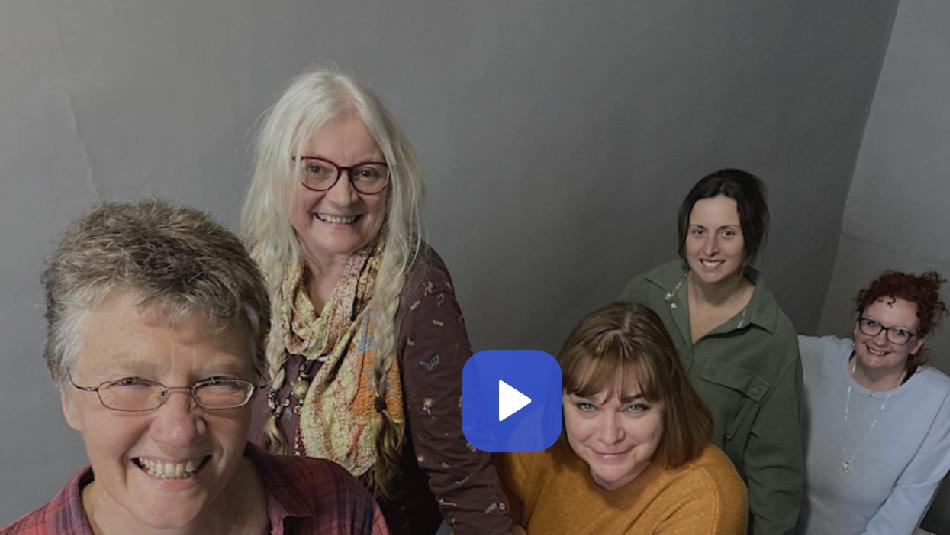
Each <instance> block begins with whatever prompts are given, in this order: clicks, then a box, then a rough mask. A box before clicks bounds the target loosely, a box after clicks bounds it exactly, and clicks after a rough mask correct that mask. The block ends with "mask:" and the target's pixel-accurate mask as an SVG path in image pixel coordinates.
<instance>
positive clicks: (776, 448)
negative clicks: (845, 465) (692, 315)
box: [621, 260, 804, 535]
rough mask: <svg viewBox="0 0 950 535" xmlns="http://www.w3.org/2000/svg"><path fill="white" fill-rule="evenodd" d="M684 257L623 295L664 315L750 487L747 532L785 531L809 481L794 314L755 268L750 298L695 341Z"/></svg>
mask: <svg viewBox="0 0 950 535" xmlns="http://www.w3.org/2000/svg"><path fill="white" fill-rule="evenodd" d="M688 270H689V267H688V266H687V265H686V263H685V262H682V261H679V260H677V261H674V262H670V263H667V264H664V265H661V266H659V267H657V268H655V269H654V270H652V271H649V272H647V273H643V274H640V275H638V276H636V277H634V278H633V279H631V280H630V282H629V283H627V286H626V288H625V289H624V291H623V294H622V295H621V299H622V300H623V301H627V302H635V303H642V304H644V305H646V306H648V307H650V308H651V309H652V310H653V311H654V312H656V314H657V315H658V316H659V317H660V319H661V320H662V321H663V325H664V326H665V327H666V330H667V331H668V332H669V334H670V337H671V338H672V339H673V343H674V345H675V346H676V350H677V351H678V352H679V355H680V359H682V361H683V365H684V366H685V368H686V371H687V374H688V376H689V380H690V383H692V385H693V387H694V388H695V389H696V392H697V393H698V394H699V396H700V397H701V398H702V399H703V401H704V402H706V405H707V406H708V407H709V410H710V411H711V412H712V416H713V424H714V430H713V439H714V441H715V443H716V445H717V446H719V447H720V448H722V450H723V451H724V452H725V453H726V455H728V456H729V458H730V459H731V460H732V462H733V463H734V464H735V466H736V469H737V470H738V471H739V474H740V475H741V476H742V478H743V479H744V480H745V482H746V485H748V488H749V509H750V513H751V519H750V525H749V528H750V530H749V531H750V533H754V534H757V535H762V534H772V533H776V534H778V533H788V532H789V531H790V530H792V529H793V528H794V527H795V523H796V521H797V518H798V512H799V505H800V502H801V499H802V494H803V488H804V466H803V457H802V447H801V433H800V399H801V390H802V369H801V360H800V358H799V355H798V342H797V340H796V338H795V330H794V327H793V326H792V323H791V321H789V319H788V318H787V317H786V316H785V314H784V313H783V312H782V311H781V309H780V308H779V306H778V303H777V302H776V300H775V297H773V296H772V293H771V292H769V291H768V289H767V288H766V286H765V281H764V279H763V278H762V276H761V275H759V273H758V272H757V271H755V270H754V269H751V268H749V269H747V271H746V274H745V276H746V277H747V278H748V279H749V280H750V281H751V282H752V284H753V285H755V291H754V292H753V294H752V298H751V299H750V300H749V303H748V304H747V305H746V306H745V308H743V309H742V310H741V311H740V312H738V313H737V314H736V315H735V316H733V317H732V318H730V319H729V320H728V321H727V322H725V323H724V324H722V325H720V326H718V327H716V328H715V329H713V330H712V331H710V332H709V333H707V334H706V335H704V336H703V337H702V338H700V339H699V340H698V341H697V342H696V343H693V342H692V337H691V334H690V322H689V301H688V298H687V284H686V274H687V273H688Z"/></svg>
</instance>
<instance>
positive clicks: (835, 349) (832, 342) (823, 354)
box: [796, 334, 854, 362]
mask: <svg viewBox="0 0 950 535" xmlns="http://www.w3.org/2000/svg"><path fill="white" fill-rule="evenodd" d="M796 339H797V341H798V348H799V350H800V351H801V355H802V361H808V362H811V361H826V360H828V359H833V358H834V357H839V356H841V355H850V354H851V351H852V350H853V349H854V342H852V341H851V340H849V339H847V338H838V337H837V336H805V335H803V334H802V335H798V336H797V338H796Z"/></svg>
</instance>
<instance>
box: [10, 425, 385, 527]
mask: <svg viewBox="0 0 950 535" xmlns="http://www.w3.org/2000/svg"><path fill="white" fill-rule="evenodd" d="M244 454H245V456H247V457H248V458H250V459H251V462H252V463H253V464H254V467H255V468H256V469H257V473H258V476H259V477H260V480H261V483H262V485H263V487H264V493H265V495H266V496H267V517H268V520H269V521H270V528H269V529H268V530H267V531H266V532H265V533H267V534H271V535H318V534H319V535H338V534H340V535H342V534H354V535H355V534H369V535H386V534H388V533H389V530H388V529H387V528H386V523H385V522H384V520H383V515H382V512H381V511H380V509H379V507H378V506H377V505H376V503H375V502H374V501H373V497H372V496H371V495H370V494H369V492H367V491H366V489H364V488H363V487H362V486H361V485H360V484H359V483H358V482H357V481H356V480H355V479H354V478H353V476H351V475H350V474H349V473H348V472H347V471H346V470H344V469H343V468H341V467H340V466H338V465H336V464H334V463H331V462H329V461H325V460H322V459H311V458H303V457H288V456H282V455H281V456H274V455H269V454H267V453H264V452H263V451H261V450H259V449H257V448H256V447H255V446H253V445H252V444H248V446H247V449H246V450H245V452H244ZM94 479H95V476H94V474H93V472H92V468H91V467H89V466H86V467H85V468H83V469H82V470H80V471H79V472H78V473H77V474H76V475H74V476H73V477H72V478H71V479H70V480H69V482H68V483H67V484H66V486H65V487H64V488H63V490H61V491H60V492H59V494H57V495H56V496H55V497H54V498H53V499H52V500H50V501H49V502H48V503H47V504H46V505H44V506H43V507H40V508H39V509H37V510H35V511H33V512H32V513H29V514H27V515H25V516H23V517H22V518H20V519H19V520H17V521H15V522H13V523H12V524H10V525H9V526H7V527H5V528H3V529H2V530H0V535H67V534H70V535H93V531H92V526H91V525H90V524H89V519H88V518H87V517H86V513H85V511H84V510H83V506H82V489H83V487H85V486H86V485H88V484H89V483H91V482H92V481H93V480H94Z"/></svg>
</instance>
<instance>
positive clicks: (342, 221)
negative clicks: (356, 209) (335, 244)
mask: <svg viewBox="0 0 950 535" xmlns="http://www.w3.org/2000/svg"><path fill="white" fill-rule="evenodd" d="M313 217H315V218H317V219H319V220H320V221H323V222H324V223H331V224H334V225H352V224H353V223H356V221H357V220H358V219H359V218H360V217H362V214H358V215H349V216H342V215H330V214H320V213H314V214H313Z"/></svg>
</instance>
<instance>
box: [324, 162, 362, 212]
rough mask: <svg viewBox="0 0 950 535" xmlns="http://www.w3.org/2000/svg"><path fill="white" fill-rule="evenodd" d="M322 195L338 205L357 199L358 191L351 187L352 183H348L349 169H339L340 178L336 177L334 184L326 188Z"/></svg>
mask: <svg viewBox="0 0 950 535" xmlns="http://www.w3.org/2000/svg"><path fill="white" fill-rule="evenodd" d="M324 197H325V198H327V199H329V200H330V201H332V202H334V203H336V204H340V205H347V204H350V203H354V202H357V201H359V198H360V197H359V192H357V191H356V189H355V188H353V184H351V183H350V171H349V170H345V171H344V170H342V169H341V170H340V178H339V179H337V181H336V184H334V185H333V187H332V188H330V189H329V190H327V192H326V194H324Z"/></svg>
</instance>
